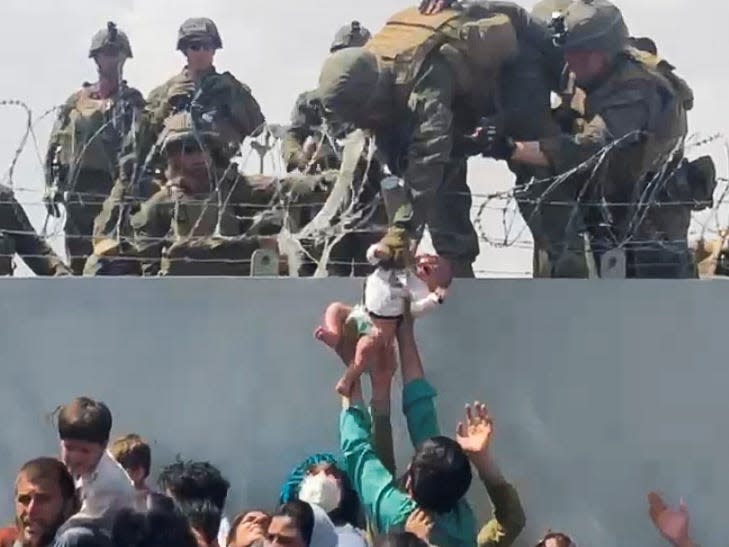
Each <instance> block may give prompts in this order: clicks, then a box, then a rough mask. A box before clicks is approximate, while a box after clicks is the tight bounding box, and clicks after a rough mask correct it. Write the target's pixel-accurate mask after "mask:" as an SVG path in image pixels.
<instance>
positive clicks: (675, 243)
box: [484, 0, 711, 278]
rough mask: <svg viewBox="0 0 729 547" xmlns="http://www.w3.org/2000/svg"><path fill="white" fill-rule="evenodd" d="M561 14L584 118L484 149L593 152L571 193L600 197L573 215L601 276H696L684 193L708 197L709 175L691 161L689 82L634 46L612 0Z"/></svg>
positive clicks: (567, 155) (577, 155) (559, 32)
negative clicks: (574, 127)
mask: <svg viewBox="0 0 729 547" xmlns="http://www.w3.org/2000/svg"><path fill="white" fill-rule="evenodd" d="M557 23H558V24H556V25H555V30H556V36H555V39H556V40H557V41H558V42H559V43H560V44H561V46H562V47H563V49H564V53H565V58H566V61H567V64H568V66H569V68H570V70H571V71H572V72H573V73H574V75H575V79H576V83H577V85H578V86H580V87H581V88H583V89H585V90H586V98H585V124H584V127H583V128H582V129H581V131H580V132H579V133H578V134H577V135H567V134H561V135H558V136H555V137H549V138H545V139H541V140H538V141H516V142H515V141H514V140H513V139H510V138H508V137H507V136H505V135H504V134H499V133H498V132H492V133H491V136H490V137H489V138H488V139H487V141H488V143H487V144H486V146H485V147H484V153H485V155H487V156H490V157H494V158H501V159H510V160H511V161H513V162H517V163H522V164H526V165H533V166H543V167H551V168H553V169H554V170H555V172H556V173H567V172H568V171H571V170H572V169H573V168H575V167H578V166H580V165H582V164H583V163H585V162H590V161H592V164H591V165H590V167H589V168H587V169H585V170H583V171H584V172H577V173H575V174H574V175H573V177H577V179H578V181H579V182H580V186H579V193H578V194H576V195H573V196H572V200H573V202H576V203H578V205H577V206H579V202H580V201H581V200H585V201H588V202H589V203H591V204H593V205H591V206H589V207H588V206H582V207H580V208H579V209H576V208H575V207H573V211H574V214H573V218H574V219H575V222H580V221H581V222H584V223H585V225H586V227H587V230H588V234H589V236H590V239H591V244H592V249H593V253H594V255H595V259H596V262H597V263H598V264H599V265H600V272H601V275H606V274H607V273H608V270H607V269H606V268H607V267H608V266H609V267H610V269H611V270H612V269H613V268H615V267H616V265H617V271H618V273H617V275H620V273H619V272H620V270H623V275H627V276H628V277H638V278H640V277H642V278H666V277H667V278H681V277H690V276H693V268H692V267H691V264H690V257H689V251H688V243H687V240H686V237H687V230H688V226H689V222H690V214H691V205H687V204H686V201H687V199H689V200H691V199H692V200H695V201H696V202H704V201H706V197H707V196H703V195H700V194H701V191H706V189H707V188H710V181H705V180H703V178H704V177H703V173H698V174H695V173H692V171H693V170H692V169H691V164H688V163H687V162H685V160H683V141H684V138H685V136H686V132H687V121H686V112H687V110H689V109H691V108H692V106H693V94H692V93H691V90H690V89H689V88H688V86H687V85H686V83H685V82H684V81H683V80H681V79H680V78H679V77H678V76H676V75H675V74H674V72H673V67H672V66H671V65H669V64H668V63H666V62H665V61H661V60H660V59H657V58H656V57H655V56H652V55H651V54H649V53H646V52H641V51H638V50H636V49H633V48H629V47H628V39H629V34H628V29H627V26H626V25H625V22H624V21H623V17H622V14H621V13H620V11H619V10H618V8H617V7H615V6H614V5H613V4H611V3H610V2H608V1H607V0H592V1H589V2H588V1H587V0H577V1H575V2H573V3H572V4H570V6H569V7H568V8H567V10H566V12H565V16H564V19H563V20H561V21H559V20H558V21H557ZM608 146H610V149H609V151H608V152H606V153H605V157H604V159H602V161H599V162H598V158H600V157H601V156H600V155H599V153H600V152H601V151H602V150H603V149H605V148H606V147H608ZM685 194H688V195H687V196H686V195H685ZM710 199H711V198H710V195H709V201H710ZM603 204H604V205H603ZM625 204H628V206H625ZM659 204H660V206H657V205H659ZM577 206H576V207H577ZM621 250H624V252H625V254H624V255H622V254H621V253H622V251H621ZM608 253H609V254H608ZM606 254H607V256H606V257H605V261H604V262H605V263H604V264H603V256H604V255H606ZM621 264H624V265H623V266H620V265H621Z"/></svg>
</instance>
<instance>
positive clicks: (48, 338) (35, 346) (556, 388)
mask: <svg viewBox="0 0 729 547" xmlns="http://www.w3.org/2000/svg"><path fill="white" fill-rule="evenodd" d="M359 290H360V287H359V282H358V281H354V280H325V281H314V280H226V279H221V280H203V279H200V280H190V279H187V280H169V279H167V280H138V279H129V280H102V279H99V280H81V279H59V280H40V279H24V280H21V279H15V280H12V279H9V280H2V282H0V347H2V348H3V352H4V359H3V365H2V374H1V376H0V378H1V383H0V415H2V416H3V417H4V419H3V421H2V424H3V433H4V434H3V435H2V436H1V437H0V481H1V484H2V490H0V492H2V494H1V495H0V518H3V519H6V520H9V519H10V518H11V516H12V504H11V495H12V483H13V479H14V474H15V470H16V469H17V467H18V466H19V465H20V464H21V463H22V462H23V461H24V460H26V459H28V458H31V457H35V456H38V455H41V454H51V453H54V452H55V450H56V440H55V435H54V430H53V428H52V427H51V426H50V425H49V423H48V422H47V421H46V414H47V413H49V412H51V411H52V410H53V409H54V407H55V406H56V405H58V404H59V403H62V402H65V401H67V400H69V399H70V398H71V397H73V396H75V395H79V394H89V395H92V396H95V397H98V398H101V399H102V400H104V401H106V402H107V403H108V404H109V405H110V407H111V409H112V411H113V413H114V418H115V432H116V433H122V432H128V431H137V432H139V433H141V434H142V435H144V436H146V437H148V438H149V439H151V440H153V442H154V447H153V450H154V454H153V455H154V459H155V464H156V465H161V464H164V463H165V462H168V461H169V460H170V459H172V458H173V457H174V456H175V454H178V453H179V454H182V455H183V456H184V457H188V458H204V459H210V460H211V461H212V462H214V463H215V464H217V465H219V466H220V467H221V468H222V469H223V470H224V472H225V473H226V474H227V475H228V476H229V477H230V478H231V482H232V483H233V485H234V486H233V491H232V495H231V500H230V512H231V513H234V512H235V510H237V509H240V508H244V507H250V506H264V507H271V506H272V505H273V504H274V501H275V497H276V493H277V491H278V486H279V484H280V483H281V481H282V479H283V477H284V476H285V475H286V472H287V469H288V468H289V467H290V466H291V465H292V464H294V463H295V462H296V461H297V460H298V459H300V458H302V457H303V456H305V455H307V454H308V453H311V452H314V451H320V450H322V449H333V448H334V447H335V443H336V433H335V431H336V430H335V427H336V417H337V414H338V402H337V401H336V399H335V397H334V395H333V390H332V387H333V384H334V382H335V380H336V378H337V375H338V373H339V365H338V364H337V362H336V361H335V359H334V357H333V356H332V355H331V354H330V353H328V352H327V351H325V349H324V348H322V347H320V346H319V345H317V344H316V343H315V342H314V341H313V340H312V338H311V331H312V328H313V327H314V325H315V323H316V322H317V321H318V319H319V317H320V314H321V312H322V310H323V309H324V306H325V304H326V303H327V302H328V301H330V300H332V299H344V300H352V299H356V298H357V296H358V294H359ZM453 293H454V294H453V297H452V298H451V299H450V300H449V302H448V303H447V306H446V307H445V308H444V309H443V310H441V312H440V313H438V314H436V315H435V316H432V317H430V318H427V319H425V320H423V321H422V324H421V325H420V326H419V328H418V335H419V339H420V340H421V345H422V349H423V353H424V357H425V363H426V367H427V370H428V373H429V376H430V379H431V380H432V382H433V383H434V384H435V385H436V386H437V388H438V389H439V391H440V395H441V396H440V398H439V401H438V405H439V410H440V419H441V423H442V426H443V427H444V428H445V430H446V431H449V432H452V430H453V428H454V425H455V423H456V421H457V420H458V419H459V415H460V413H461V411H462V405H463V403H464V402H465V401H467V400H473V399H480V400H484V401H487V402H488V403H489V404H490V407H491V409H492V412H493V414H494V416H495V419H496V424H497V436H496V438H495V441H494V442H495V444H494V447H495V451H496V454H497V456H498V459H499V461H500V462H501V466H502V468H503V471H504V473H505V474H506V475H507V476H508V477H510V478H511V479H512V480H513V481H514V483H515V484H516V485H517V487H518V489H519V491H520V492H521V494H522V496H523V499H524V504H525V506H526V509H527V512H528V518H529V525H528V530H527V532H526V533H525V535H524V538H525V541H524V542H523V543H522V544H523V545H530V543H529V541H527V540H530V541H532V542H533V540H534V539H535V538H536V537H537V535H538V534H539V533H541V532H543V531H544V530H545V529H546V528H548V527H553V528H563V529H567V530H570V531H573V532H574V535H575V538H576V539H577V540H578V541H580V542H581V543H580V544H581V545H594V546H606V547H613V546H621V547H625V546H630V547H632V546H638V545H640V546H658V545H662V543H661V542H660V540H659V539H658V537H657V534H656V532H655V531H654V530H652V528H651V525H650V524H649V522H648V519H647V516H646V515H647V513H646V504H645V494H646V493H647V492H648V491H649V490H651V489H656V488H657V489H661V490H663V491H664V492H665V493H666V494H667V496H668V499H670V500H674V501H677V500H678V498H679V497H680V496H683V497H684V498H685V499H686V501H687V503H688V504H689V505H690V508H691V510H692V517H693V520H692V525H693V527H694V529H695V531H696V533H695V535H696V536H697V539H698V540H700V541H701V542H702V543H703V544H705V545H718V544H719V542H720V541H721V544H724V543H725V541H726V540H725V539H724V538H725V537H726V530H725V528H726V525H725V522H726V511H727V508H729V473H727V471H726V462H727V461H729V435H727V426H726V416H727V414H729V412H728V411H729V398H727V396H726V391H727V386H729V367H727V364H726V350H725V347H726V345H725V339H726V330H725V328H724V321H723V319H724V318H725V316H726V312H725V310H726V306H725V304H724V303H725V302H726V300H727V296H729V285H725V284H723V283H721V282H716V283H700V282H696V283H693V282H679V283H674V282H608V281H606V282H601V283H592V282H535V281H474V282H463V283H458V284H456V285H455V287H454V291H453ZM396 408H399V403H397V406H396ZM402 426H403V424H402V421H401V419H400V418H399V417H398V418H397V420H396V427H397V428H398V432H399V433H400V432H402ZM397 438H398V439H403V438H405V437H404V435H397ZM408 453H409V447H407V446H405V445H404V444H402V443H400V446H399V456H400V460H399V461H400V465H401V466H404V464H405V461H406V458H407V455H408ZM474 500H475V502H476V503H477V504H478V506H479V507H480V508H481V509H482V510H483V511H484V516H485V512H486V508H487V507H488V506H487V504H485V503H484V498H483V495H482V493H481V492H480V491H478V492H474ZM532 544H533V543H532Z"/></svg>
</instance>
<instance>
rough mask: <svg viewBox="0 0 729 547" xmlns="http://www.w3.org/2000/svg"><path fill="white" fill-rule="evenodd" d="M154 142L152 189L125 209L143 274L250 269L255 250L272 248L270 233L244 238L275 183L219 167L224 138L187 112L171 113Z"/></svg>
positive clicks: (246, 272) (242, 272) (242, 271)
mask: <svg viewBox="0 0 729 547" xmlns="http://www.w3.org/2000/svg"><path fill="white" fill-rule="evenodd" d="M160 141H161V144H162V156H163V158H164V163H165V167H164V169H165V171H164V174H163V175H160V176H159V177H158V178H157V181H156V182H157V184H158V188H159V190H158V191H157V192H156V193H154V194H153V195H152V196H151V197H150V198H149V199H147V200H146V201H145V202H144V203H142V204H141V206H140V207H139V208H138V210H136V212H134V213H133V214H131V215H130V228H131V232H132V237H131V248H132V251H131V253H130V254H131V255H133V256H134V257H135V258H136V259H137V260H139V263H140V264H141V270H142V274H143V275H146V276H148V275H249V273H250V262H251V256H252V254H253V252H254V251H256V250H257V249H260V248H267V249H271V250H277V244H276V242H275V238H274V239H272V238H267V237H260V238H259V237H247V236H246V233H247V232H248V230H249V229H250V228H251V227H252V225H253V221H254V218H255V216H256V214H257V213H259V212H260V209H261V208H262V207H264V206H265V205H266V204H267V203H268V202H269V201H270V199H271V197H272V192H273V190H274V187H275V186H276V185H275V184H274V183H273V182H272V181H270V180H268V179H261V180H258V179H255V178H250V179H249V178H247V177H244V176H243V175H241V174H240V173H239V172H238V170H237V169H230V168H224V167H222V164H221V162H220V159H221V158H220V157H219V156H220V155H223V156H224V154H225V141H224V140H223V139H222V138H221V136H220V134H219V133H218V131H217V130H216V128H215V126H214V125H213V124H212V123H200V121H199V120H195V119H194V115H193V114H192V113H190V112H180V113H177V114H174V115H172V116H170V117H169V118H168V119H167V121H166V122H165V127H164V129H163V131H162V133H161V135H160ZM273 233H276V232H275V231H274V232H273Z"/></svg>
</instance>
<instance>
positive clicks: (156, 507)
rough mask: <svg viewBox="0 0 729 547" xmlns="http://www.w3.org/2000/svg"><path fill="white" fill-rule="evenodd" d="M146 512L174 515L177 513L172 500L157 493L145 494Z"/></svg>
mask: <svg viewBox="0 0 729 547" xmlns="http://www.w3.org/2000/svg"><path fill="white" fill-rule="evenodd" d="M147 511H162V512H165V513H174V512H175V511H177V506H176V505H175V500H173V499H172V498H170V497H168V496H165V495H164V494H160V493H159V492H150V493H149V494H147Z"/></svg>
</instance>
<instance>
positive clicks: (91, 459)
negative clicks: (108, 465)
mask: <svg viewBox="0 0 729 547" xmlns="http://www.w3.org/2000/svg"><path fill="white" fill-rule="evenodd" d="M105 448H106V447H105V446H104V445H101V444H99V443H91V442H88V441H75V440H73V441H72V440H65V441H61V460H62V461H63V463H65V464H66V467H67V468H68V470H69V471H70V472H71V475H73V476H74V477H80V476H81V475H87V474H89V473H91V472H93V470H94V469H96V466H97V465H98V463H99V460H100V459H101V456H103V455H104V450H105Z"/></svg>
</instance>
